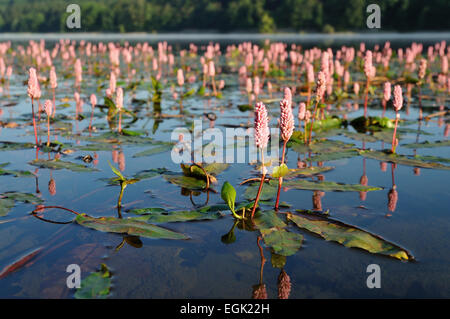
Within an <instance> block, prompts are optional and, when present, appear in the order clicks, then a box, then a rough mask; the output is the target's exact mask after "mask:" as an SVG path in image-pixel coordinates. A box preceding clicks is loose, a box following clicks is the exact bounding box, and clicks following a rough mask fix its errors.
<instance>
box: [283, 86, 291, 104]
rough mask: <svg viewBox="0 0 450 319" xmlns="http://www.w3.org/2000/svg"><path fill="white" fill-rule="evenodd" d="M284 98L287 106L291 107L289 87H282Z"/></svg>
mask: <svg viewBox="0 0 450 319" xmlns="http://www.w3.org/2000/svg"><path fill="white" fill-rule="evenodd" d="M284 99H285V100H287V101H288V103H289V106H290V107H291V108H292V91H291V89H290V88H288V87H285V88H284Z"/></svg>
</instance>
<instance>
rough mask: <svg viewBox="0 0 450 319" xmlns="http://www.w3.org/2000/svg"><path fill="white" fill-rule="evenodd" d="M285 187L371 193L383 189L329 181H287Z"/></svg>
mask: <svg viewBox="0 0 450 319" xmlns="http://www.w3.org/2000/svg"><path fill="white" fill-rule="evenodd" d="M283 186H284V187H288V188H293V189H308V190H317V191H331V192H369V191H376V190H381V189H383V188H381V187H376V186H364V185H361V184H340V183H336V182H329V181H317V182H312V181H307V180H304V179H299V180H289V181H285V182H284V183H283Z"/></svg>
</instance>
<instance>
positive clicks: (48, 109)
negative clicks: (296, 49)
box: [44, 100, 53, 116]
mask: <svg viewBox="0 0 450 319" xmlns="http://www.w3.org/2000/svg"><path fill="white" fill-rule="evenodd" d="M44 110H45V113H46V114H47V116H51V115H52V112H53V103H52V101H50V100H46V101H45V103H44Z"/></svg>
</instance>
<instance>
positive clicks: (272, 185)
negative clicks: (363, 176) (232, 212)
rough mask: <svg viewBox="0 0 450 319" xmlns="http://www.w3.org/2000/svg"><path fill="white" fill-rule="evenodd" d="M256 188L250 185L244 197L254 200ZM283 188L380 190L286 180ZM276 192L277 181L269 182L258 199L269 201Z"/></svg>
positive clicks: (327, 182)
mask: <svg viewBox="0 0 450 319" xmlns="http://www.w3.org/2000/svg"><path fill="white" fill-rule="evenodd" d="M258 187H259V183H253V184H251V185H250V186H249V187H248V188H247V189H246V190H245V193H244V197H245V198H247V199H250V200H251V199H254V198H256V194H257V192H258ZM283 187H287V188H292V189H304V190H316V191H327V192H369V191H376V190H381V189H382V188H381V187H375V186H364V185H361V184H340V183H335V182H329V181H317V182H312V181H308V180H304V179H299V180H286V181H284V182H283ZM277 190H278V181H275V180H270V181H269V183H264V185H263V189H262V191H261V195H260V198H261V199H262V200H270V199H272V198H274V197H275V196H276V194H277Z"/></svg>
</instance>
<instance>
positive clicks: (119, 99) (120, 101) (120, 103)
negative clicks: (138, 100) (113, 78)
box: [116, 88, 123, 110]
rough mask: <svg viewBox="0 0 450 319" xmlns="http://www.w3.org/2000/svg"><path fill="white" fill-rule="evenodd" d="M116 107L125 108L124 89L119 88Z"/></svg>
mask: <svg viewBox="0 0 450 319" xmlns="http://www.w3.org/2000/svg"><path fill="white" fill-rule="evenodd" d="M116 107H117V108H118V109H119V110H121V109H122V108H123V89H122V88H117V96H116Z"/></svg>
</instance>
